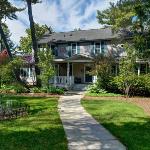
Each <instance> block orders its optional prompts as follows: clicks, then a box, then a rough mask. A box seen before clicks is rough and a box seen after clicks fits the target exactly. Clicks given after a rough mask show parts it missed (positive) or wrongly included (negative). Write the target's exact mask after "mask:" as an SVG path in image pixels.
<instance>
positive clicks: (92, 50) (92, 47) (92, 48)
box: [90, 42, 95, 55]
mask: <svg viewBox="0 0 150 150" xmlns="http://www.w3.org/2000/svg"><path fill="white" fill-rule="evenodd" d="M90 51H91V55H94V54H95V50H94V42H91V45H90Z"/></svg>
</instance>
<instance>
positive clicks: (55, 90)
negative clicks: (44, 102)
mask: <svg viewBox="0 0 150 150" xmlns="http://www.w3.org/2000/svg"><path fill="white" fill-rule="evenodd" d="M48 93H53V94H64V89H63V88H59V87H54V86H50V87H49V89H48Z"/></svg>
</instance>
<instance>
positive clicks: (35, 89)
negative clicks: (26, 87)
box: [30, 87, 41, 93]
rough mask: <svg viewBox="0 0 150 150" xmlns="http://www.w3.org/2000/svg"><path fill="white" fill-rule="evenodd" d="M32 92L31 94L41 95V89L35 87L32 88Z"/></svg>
mask: <svg viewBox="0 0 150 150" xmlns="http://www.w3.org/2000/svg"><path fill="white" fill-rule="evenodd" d="M30 92H31V93H41V89H39V88H37V87H33V88H30Z"/></svg>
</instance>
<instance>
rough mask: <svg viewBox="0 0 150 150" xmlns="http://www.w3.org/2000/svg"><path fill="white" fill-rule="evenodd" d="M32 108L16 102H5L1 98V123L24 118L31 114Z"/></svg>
mask: <svg viewBox="0 0 150 150" xmlns="http://www.w3.org/2000/svg"><path fill="white" fill-rule="evenodd" d="M29 110H30V107H29V106H28V105H26V104H22V103H18V102H16V101H12V100H9V101H3V100H2V98H0V121H2V120H9V119H14V118H18V117H23V116H25V115H27V114H28V113H29Z"/></svg>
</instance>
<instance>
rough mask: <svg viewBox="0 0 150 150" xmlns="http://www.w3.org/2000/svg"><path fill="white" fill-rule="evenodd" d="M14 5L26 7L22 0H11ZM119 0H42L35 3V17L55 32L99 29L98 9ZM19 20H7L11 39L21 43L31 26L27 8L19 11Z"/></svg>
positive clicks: (38, 21) (37, 21)
mask: <svg viewBox="0 0 150 150" xmlns="http://www.w3.org/2000/svg"><path fill="white" fill-rule="evenodd" d="M9 1H10V2H11V3H12V4H13V5H15V6H17V7H19V8H20V7H21V8H24V7H26V3H25V2H23V1H22V0H9ZM116 1H117V0H42V3H38V4H35V5H33V17H34V21H35V22H36V23H39V24H40V25H42V24H46V25H48V26H51V27H52V28H53V30H54V31H55V32H64V31H72V30H74V29H75V28H80V29H84V30H87V29H97V28H100V27H101V25H100V24H99V23H98V21H97V19H96V14H97V10H104V9H106V8H108V7H109V3H110V2H116ZM17 16H18V19H17V20H8V19H7V20H6V23H7V25H8V27H9V29H10V31H11V33H12V36H11V39H12V40H13V41H14V42H15V43H16V44H19V40H20V37H21V36H25V30H26V28H29V20H28V13H27V9H25V10H24V11H22V12H19V13H17Z"/></svg>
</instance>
